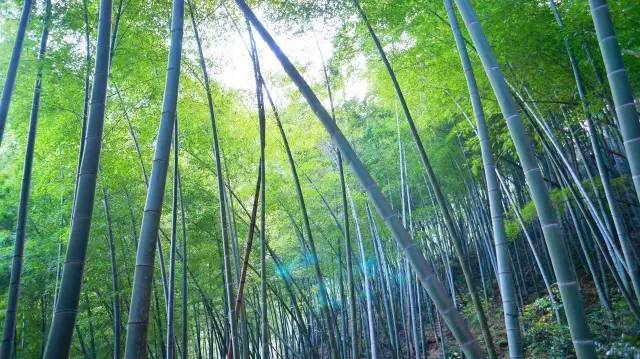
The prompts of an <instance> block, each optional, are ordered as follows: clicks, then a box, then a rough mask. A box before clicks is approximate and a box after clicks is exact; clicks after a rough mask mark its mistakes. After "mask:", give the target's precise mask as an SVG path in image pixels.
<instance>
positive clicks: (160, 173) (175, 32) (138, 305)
mask: <svg viewBox="0 0 640 359" xmlns="http://www.w3.org/2000/svg"><path fill="white" fill-rule="evenodd" d="M183 22H184V1H183V0H174V1H173V5H172V12H171V45H170V49H169V60H168V67H167V80H166V83H165V94H164V99H163V109H162V116H161V121H160V129H159V131H158V139H157V142H156V149H155V155H154V164H153V167H152V169H151V178H150V182H149V188H148V189H147V199H146V204H145V211H144V214H143V216H142V227H141V228H142V229H141V232H140V240H139V241H138V251H137V256H136V269H135V272H134V283H133V288H132V295H131V308H130V310H129V321H128V324H127V339H126V346H125V358H129V359H134V358H140V357H146V355H147V330H148V325H149V303H150V295H151V284H152V279H153V272H154V264H153V263H154V260H155V250H156V243H157V238H158V228H159V224H160V215H161V213H162V202H163V197H164V189H165V185H166V180H167V169H168V166H169V154H170V151H171V139H172V137H173V128H174V122H175V116H176V107H177V102H178V83H179V78H180V62H181V57H182V35H183Z"/></svg>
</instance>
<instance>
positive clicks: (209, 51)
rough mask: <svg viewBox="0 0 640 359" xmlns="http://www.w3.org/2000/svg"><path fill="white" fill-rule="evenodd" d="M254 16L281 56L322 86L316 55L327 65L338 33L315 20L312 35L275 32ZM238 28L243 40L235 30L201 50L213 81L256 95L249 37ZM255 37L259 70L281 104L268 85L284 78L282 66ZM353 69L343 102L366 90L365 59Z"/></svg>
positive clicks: (278, 95) (278, 99) (263, 18)
mask: <svg viewBox="0 0 640 359" xmlns="http://www.w3.org/2000/svg"><path fill="white" fill-rule="evenodd" d="M256 13H257V16H258V18H259V19H260V20H261V21H262V22H263V24H264V25H265V27H266V28H267V30H269V32H270V33H271V35H272V36H273V37H274V38H275V39H276V42H277V43H278V45H279V46H280V47H281V48H282V50H283V51H284V53H285V54H286V55H287V56H289V59H290V60H291V61H292V62H293V63H294V64H295V65H296V67H297V68H298V70H299V71H301V73H302V74H303V76H304V78H305V80H307V82H309V83H321V82H324V74H323V71H322V60H321V57H320V52H319V51H322V56H323V57H324V60H325V62H328V61H329V59H330V58H331V56H332V55H333V52H334V48H333V39H334V37H335V35H336V31H337V29H336V28H332V27H327V26H325V24H324V23H322V22H320V21H319V20H314V21H313V22H312V23H311V24H310V25H311V27H312V28H313V29H314V30H313V31H308V32H305V33H294V32H293V31H289V32H282V31H276V30H277V29H278V27H277V26H275V25H274V24H272V23H270V22H269V21H268V20H267V17H266V16H263V15H262V14H261V13H260V11H256ZM217 14H219V15H220V16H226V14H225V12H224V10H222V9H219V10H218V12H217ZM241 26H242V27H241V29H242V30H243V34H242V36H241V35H239V34H238V32H237V31H235V29H234V28H231V29H229V31H227V32H226V33H224V34H222V36H215V43H213V42H212V41H208V42H207V43H204V44H203V47H204V52H205V56H206V57H207V59H208V60H211V61H212V62H213V63H214V66H213V67H212V68H211V69H210V75H211V77H212V79H213V80H214V81H216V82H218V83H221V84H222V85H223V86H225V87H228V88H230V89H234V90H242V91H251V92H252V91H255V81H254V78H253V67H252V64H251V59H250V58H249V54H248V52H247V48H246V46H248V35H247V34H246V31H244V29H245V27H244V23H243V24H242V25H241ZM280 30H281V29H280ZM201 31H202V30H201ZM254 36H255V38H256V43H257V46H258V52H259V55H260V66H261V69H262V72H263V74H264V76H265V78H266V79H267V85H268V86H269V88H270V91H271V92H272V94H273V96H274V97H275V100H276V102H278V103H280V104H283V102H284V101H285V97H286V96H285V95H284V94H283V93H282V92H281V91H278V88H277V86H275V85H274V84H273V82H271V83H270V81H269V79H270V78H277V77H280V76H283V75H284V71H283V70H282V66H281V65H280V62H279V61H278V60H277V59H276V57H275V56H274V55H273V54H272V52H271V50H270V49H269V48H268V47H267V46H266V45H265V44H264V42H263V41H262V38H260V36H259V34H257V33H256V32H255V31H254ZM316 39H317V42H316ZM318 46H319V47H320V50H319V49H318ZM352 65H353V66H354V67H355V68H358V69H361V70H362V71H356V72H355V73H356V74H357V75H352V76H350V78H349V79H348V80H347V81H346V86H345V89H344V99H359V100H362V99H364V97H365V96H366V94H367V90H368V86H367V82H366V80H365V78H364V69H365V65H366V63H365V58H364V56H360V57H358V58H356V59H354V61H353V63H352ZM318 97H319V98H321V99H324V98H325V97H326V94H324V93H323V94H318ZM334 98H335V100H336V102H340V100H341V99H342V93H340V95H335V96H334Z"/></svg>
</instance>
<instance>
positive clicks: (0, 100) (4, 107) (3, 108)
mask: <svg viewBox="0 0 640 359" xmlns="http://www.w3.org/2000/svg"><path fill="white" fill-rule="evenodd" d="M32 4H33V0H25V1H24V3H23V4H22V14H21V15H20V24H19V25H18V32H17V33H16V42H14V43H13V50H12V52H11V60H9V68H8V69H7V77H6V78H5V81H4V87H3V88H2V97H0V144H2V137H3V135H4V128H5V125H6V123H7V116H8V115H9V105H10V104H11V96H12V95H13V90H14V88H15V86H16V77H17V75H18V65H19V64H20V55H22V44H23V43H24V36H25V34H26V32H27V25H28V24H29V15H30V14H31V7H32Z"/></svg>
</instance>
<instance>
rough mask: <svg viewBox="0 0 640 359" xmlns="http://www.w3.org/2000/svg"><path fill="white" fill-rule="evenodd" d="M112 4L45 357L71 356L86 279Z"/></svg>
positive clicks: (101, 36)
mask: <svg viewBox="0 0 640 359" xmlns="http://www.w3.org/2000/svg"><path fill="white" fill-rule="evenodd" d="M111 8H112V1H111V0H102V1H100V15H99V19H98V39H97V46H96V56H95V59H96V63H95V68H94V73H93V87H92V94H91V109H90V112H89V117H88V123H87V135H86V138H85V139H84V143H85V144H84V151H83V153H82V164H81V165H80V172H79V175H78V187H77V191H76V197H75V201H74V204H73V219H72V221H71V234H70V236H69V245H68V247H67V254H66V258H65V262H64V269H63V272H62V281H61V283H60V293H59V296H58V300H57V302H56V309H55V313H54V315H53V321H52V324H51V328H50V330H49V337H48V339H47V346H46V348H45V352H44V357H45V358H51V359H53V358H65V357H67V356H68V355H69V349H70V347H71V339H72V338H73V328H74V326H75V322H76V316H77V313H78V301H79V299H80V291H81V287H82V279H83V276H84V262H85V259H86V255H87V245H88V242H89V233H90V230H91V219H92V214H93V202H94V199H95V194H96V193H95V192H96V181H97V175H98V165H99V161H100V150H101V147H102V130H103V127H104V114H105V105H106V95H107V83H108V77H109V37H110V33H111V11H112V9H111Z"/></svg>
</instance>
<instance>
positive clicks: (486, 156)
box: [444, 0, 524, 358]
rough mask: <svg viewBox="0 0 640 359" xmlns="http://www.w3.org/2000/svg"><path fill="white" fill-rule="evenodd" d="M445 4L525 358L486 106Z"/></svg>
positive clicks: (509, 328) (513, 334)
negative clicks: (475, 128)
mask: <svg viewBox="0 0 640 359" xmlns="http://www.w3.org/2000/svg"><path fill="white" fill-rule="evenodd" d="M444 6H445V9H446V10H447V16H448V17H449V22H450V24H451V30H452V32H453V37H454V39H455V42H456V46H457V48H458V54H459V55H460V61H461V62H462V69H463V71H464V75H465V78H466V80H467V88H468V90H469V97H470V99H471V106H472V108H473V114H474V116H475V118H476V122H477V130H476V133H477V135H478V139H479V141H480V152H481V154H482V163H483V165H484V176H485V180H486V185H487V195H488V197H489V211H490V213H491V225H492V230H493V241H494V245H495V248H496V257H497V265H498V284H499V289H500V297H501V298H502V309H503V311H504V321H505V330H506V332H507V342H508V344H509V357H510V358H522V357H523V355H524V354H523V349H522V338H521V335H520V324H519V320H518V316H519V315H518V308H517V305H516V298H515V287H514V282H513V273H512V272H511V258H510V256H509V247H508V244H507V241H506V234H505V230H504V211H503V208H502V199H501V195H500V187H499V186H498V180H497V179H496V172H495V163H494V161H493V155H492V153H491V140H490V139H489V130H488V128H487V124H486V122H485V118H484V110H483V109H482V102H481V100H480V94H479V93H478V85H477V83H476V79H475V75H474V74H473V67H472V66H471V61H470V60H469V54H468V52H467V46H466V44H465V42H464V38H463V37H462V33H461V31H460V27H459V26H458V19H457V17H456V13H455V11H454V9H453V6H452V3H451V0H444Z"/></svg>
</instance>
